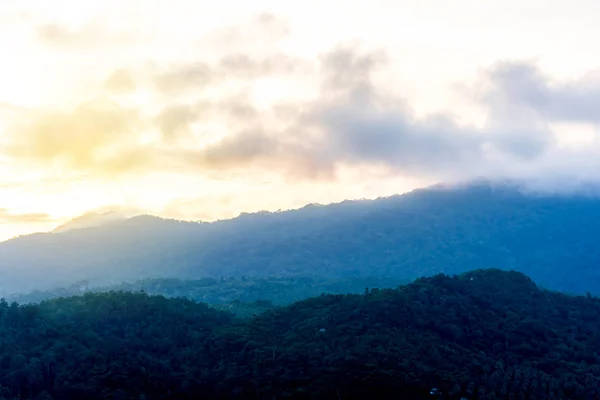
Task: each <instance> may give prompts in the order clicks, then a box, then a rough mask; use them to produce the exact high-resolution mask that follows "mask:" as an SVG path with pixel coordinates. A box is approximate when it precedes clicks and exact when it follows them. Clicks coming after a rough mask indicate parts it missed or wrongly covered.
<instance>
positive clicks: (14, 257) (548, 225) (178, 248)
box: [0, 181, 600, 295]
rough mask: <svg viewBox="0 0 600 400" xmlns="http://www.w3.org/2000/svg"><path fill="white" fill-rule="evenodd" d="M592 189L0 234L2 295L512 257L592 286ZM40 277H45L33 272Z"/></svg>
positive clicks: (493, 192)
mask: <svg viewBox="0 0 600 400" xmlns="http://www.w3.org/2000/svg"><path fill="white" fill-rule="evenodd" d="M598 237H600V198H598V197H596V196H595V193H593V192H592V193H591V194H590V193H581V194H566V193H563V194H553V195H550V194H542V193H535V192H528V191H526V190H524V189H523V188H521V187H519V186H518V185H516V184H512V183H491V182H486V181H479V182H475V183H471V184H466V185H462V186H453V187H444V186H436V187H431V188H426V189H421V190H415V191H413V192H410V193H407V194H404V195H398V196H392V197H387V198H379V199H376V200H360V201H345V202H342V203H338V204H332V205H326V206H322V205H309V206H306V207H304V208H301V209H299V210H294V211H285V212H275V213H269V212H262V213H256V214H243V215H241V216H240V217H238V218H235V219H231V220H225V221H218V222H214V223H196V222H182V221H175V220H165V219H160V218H157V217H151V216H138V217H134V218H129V219H125V220H122V221H117V222H113V223H110V224H107V225H104V226H100V227H92V228H86V229H78V230H70V231H67V232H63V233H61V234H34V235H29V236H25V237H20V238H16V239H14V240H10V241H7V242H3V243H0V273H1V274H2V275H1V276H2V282H1V283H0V291H1V293H0V295H2V294H4V295H7V294H10V293H18V292H27V291H31V290H35V289H39V290H46V289H51V288H56V287H65V286H69V285H70V284H72V283H74V282H77V281H82V280H87V281H88V282H89V284H90V286H103V285H113V284H120V283H122V282H123V281H130V282H133V281H137V280H141V279H148V278H177V279H186V280H187V279H202V278H207V277H212V278H216V279H220V278H221V276H225V277H232V276H233V277H238V278H241V277H242V276H246V277H249V276H253V277H268V276H275V277H311V276H313V277H314V276H318V277H324V278H331V279H341V278H361V277H379V278H386V277H388V278H393V279H400V280H404V281H406V280H410V279H414V278H417V277H419V276H427V275H432V274H436V273H440V272H443V273H447V274H455V273H461V272H464V271H468V270H472V269H477V268H490V267H493V268H500V269H514V270H517V271H521V272H524V273H526V274H528V275H529V276H531V277H532V278H533V279H535V280H536V282H539V284H540V285H542V286H543V287H546V288H549V289H553V290H559V291H566V292H573V293H586V292H588V291H589V292H591V293H600V268H598V265H600V246H598V244H597V241H598V239H597V238H598ZM40 277H43V279H40Z"/></svg>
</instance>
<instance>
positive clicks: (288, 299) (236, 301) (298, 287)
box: [7, 276, 406, 316]
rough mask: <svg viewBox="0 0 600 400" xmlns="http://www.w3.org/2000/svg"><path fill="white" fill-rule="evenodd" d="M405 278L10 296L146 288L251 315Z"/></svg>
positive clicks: (191, 283) (83, 285) (249, 280)
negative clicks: (307, 299) (305, 300)
mask: <svg viewBox="0 0 600 400" xmlns="http://www.w3.org/2000/svg"><path fill="white" fill-rule="evenodd" d="M402 283H406V281H401V280H399V279H390V278H373V277H372V278H346V279H331V278H318V277H296V278H285V277H282V278H275V277H271V278H261V277H244V276H243V277H241V278H235V277H228V278H225V277H223V278H219V279H214V278H204V279H198V280H188V281H182V280H179V279H145V280H142V281H137V282H134V283H122V284H119V285H111V286H104V287H90V286H89V283H88V282H86V281H82V282H77V283H75V284H73V285H70V286H68V287H66V288H60V289H55V290H48V291H33V292H31V293H27V294H16V295H13V296H9V297H7V300H8V301H16V302H17V303H20V304H24V303H38V302H41V301H43V300H48V299H52V298H58V297H69V296H74V295H81V294H83V293H85V292H95V293H98V292H110V291H126V292H140V291H143V292H145V293H147V294H149V295H163V296H165V297H185V298H187V299H190V300H194V301H199V302H204V303H208V304H210V305H212V306H214V307H216V308H218V309H225V310H228V311H231V312H233V313H234V314H236V315H238V316H251V315H253V314H255V313H257V312H262V311H265V310H267V309H269V308H271V307H273V306H275V305H287V304H290V303H293V302H295V301H298V300H304V299H306V298H309V297H314V296H318V295H320V294H321V293H327V294H349V293H363V292H364V290H365V288H388V287H396V286H398V285H400V284H402Z"/></svg>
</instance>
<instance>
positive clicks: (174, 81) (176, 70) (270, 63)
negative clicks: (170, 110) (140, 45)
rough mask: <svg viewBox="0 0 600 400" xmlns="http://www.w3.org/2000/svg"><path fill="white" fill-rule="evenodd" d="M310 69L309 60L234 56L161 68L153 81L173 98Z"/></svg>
mask: <svg viewBox="0 0 600 400" xmlns="http://www.w3.org/2000/svg"><path fill="white" fill-rule="evenodd" d="M307 67H308V65H307V62H306V60H302V59H299V58H295V57H291V56H287V55H285V54H282V53H270V54H265V55H263V56H250V55H249V54H246V53H233V54H227V55H225V56H223V57H221V58H220V59H219V60H217V61H216V62H214V63H210V62H208V61H205V60H194V61H190V62H180V63H176V64H173V65H169V66H168V67H166V68H162V71H160V72H158V73H157V74H156V75H155V77H154V85H155V88H156V89H157V90H158V91H159V92H162V93H165V94H169V95H173V94H178V93H189V92H196V93H198V91H200V90H203V89H206V88H208V87H209V86H218V85H222V84H225V83H227V82H230V81H237V82H245V81H253V80H256V79H259V78H262V77H273V76H275V75H289V74H293V73H295V72H299V71H302V70H303V69H306V68H307Z"/></svg>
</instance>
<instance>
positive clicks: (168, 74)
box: [155, 61, 214, 94]
mask: <svg viewBox="0 0 600 400" xmlns="http://www.w3.org/2000/svg"><path fill="white" fill-rule="evenodd" d="M213 79H214V76H213V71H212V68H211V67H210V66H209V65H208V64H207V63H205V62H202V61H197V62H193V63H186V64H181V65H177V66H173V67H171V68H169V69H168V70H167V71H165V72H161V73H160V74H158V75H157V76H156V78H155V84H156V88H157V89H158V90H159V91H161V92H163V93H167V94H169V93H176V92H182V91H189V90H198V89H202V88H203V87H206V86H208V85H209V84H210V83H212V82H213Z"/></svg>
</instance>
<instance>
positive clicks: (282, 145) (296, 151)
mask: <svg viewBox="0 0 600 400" xmlns="http://www.w3.org/2000/svg"><path fill="white" fill-rule="evenodd" d="M320 61H321V70H320V74H321V78H322V85H321V92H320V94H319V96H318V98H317V99H315V100H313V101H310V102H305V103H302V104H296V105H295V107H296V109H298V110H301V111H299V112H297V113H291V114H290V119H289V120H288V121H287V128H285V129H272V128H270V127H269V126H263V125H257V126H255V127H253V128H244V129H241V130H240V131H238V132H234V133H232V134H231V135H229V136H228V137H226V138H224V139H223V140H222V141H220V142H217V143H213V144H211V145H209V146H205V147H204V148H203V149H202V150H199V151H189V152H187V155H186V157H184V158H183V159H184V160H186V161H187V162H189V163H190V164H191V165H195V166H199V167H202V168H206V169H217V168H239V167H248V166H254V167H263V168H268V169H277V170H280V171H282V173H286V174H289V175H292V176H294V177H304V178H311V179H314V178H319V177H326V178H332V177H334V176H335V173H336V168H337V167H338V166H340V165H350V166H352V165H353V166H360V165H382V166H385V167H387V168H389V169H390V170H391V171H393V172H394V173H403V174H408V175H413V176H421V177H427V178H431V177H436V178H444V179H456V178H459V177H464V176H465V175H468V174H471V173H473V172H474V171H477V173H478V174H480V173H482V172H484V171H487V172H490V173H492V172H494V173H500V172H502V170H503V168H504V167H503V166H504V165H505V164H506V163H513V164H514V165H518V164H519V163H527V162H531V161H534V160H536V159H538V158H539V157H541V156H542V155H543V154H544V153H545V152H546V151H547V150H548V148H549V147H550V146H551V145H552V137H551V133H550V132H549V130H548V129H547V126H546V125H545V124H544V123H543V122H540V121H538V120H535V121H532V120H531V119H530V118H528V116H526V115H523V116H522V118H514V116H515V111H514V110H509V111H506V110H505V111H506V115H503V116H502V115H500V113H499V112H497V111H494V112H493V113H491V114H490V118H489V119H488V122H487V124H486V126H485V127H484V128H483V129H481V128H476V127H471V126H461V125H459V124H457V123H456V122H454V121H453V120H452V118H450V117H449V116H445V115H443V114H437V115H430V116H426V117H421V118H416V117H414V115H413V112H412V110H411V109H410V107H409V106H408V105H407V103H406V102H405V101H404V100H403V99H400V98H397V97H395V96H392V95H389V94H387V93H386V92H385V91H384V90H381V89H379V88H378V87H376V85H375V84H374V83H373V74H374V73H375V72H376V70H377V69H378V68H379V67H381V66H382V65H384V63H385V62H386V57H385V54H384V53H381V52H374V53H368V52H367V53H364V52H360V51H359V50H358V49H356V48H354V47H338V48H335V49H333V50H332V51H331V52H329V53H327V54H324V55H322V56H321V57H320ZM187 115H189V114H186V116H187Z"/></svg>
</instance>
